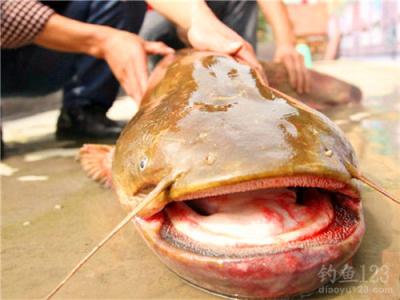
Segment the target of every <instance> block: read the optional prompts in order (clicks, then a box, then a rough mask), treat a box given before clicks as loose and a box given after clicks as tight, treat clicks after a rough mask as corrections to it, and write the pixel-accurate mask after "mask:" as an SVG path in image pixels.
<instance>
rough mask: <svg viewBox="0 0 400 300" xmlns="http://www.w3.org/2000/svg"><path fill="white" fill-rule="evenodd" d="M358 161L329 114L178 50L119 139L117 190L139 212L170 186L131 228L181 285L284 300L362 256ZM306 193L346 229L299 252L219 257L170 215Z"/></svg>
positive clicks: (267, 250) (228, 65) (242, 250)
mask: <svg viewBox="0 0 400 300" xmlns="http://www.w3.org/2000/svg"><path fill="white" fill-rule="evenodd" d="M348 164H351V165H354V166H357V162H356V158H355V155H354V152H353V149H352V147H351V145H350V144H349V142H348V141H347V140H346V138H345V137H344V135H343V133H342V132H341V131H340V130H339V129H338V127H337V126H336V125H335V124H334V123H333V122H331V121H330V120H329V119H328V118H327V117H325V116H324V115H323V114H321V113H319V112H317V111H316V110H313V109H311V108H310V107H308V106H306V105H304V104H303V103H301V102H298V101H296V100H294V99H291V98H286V96H283V95H281V94H280V92H278V91H274V92H273V91H272V90H271V89H270V88H268V87H266V86H264V85H262V84H261V82H260V81H259V80H258V78H257V76H256V74H255V72H254V71H253V70H251V69H250V68H249V67H248V66H247V65H243V64H240V63H238V62H236V61H235V60H234V59H233V58H231V57H228V56H224V55H219V54H215V53H207V52H180V53H178V54H177V55H176V57H169V58H166V59H165V60H164V61H163V62H161V64H160V65H159V67H158V68H157V69H156V70H155V71H154V73H153V75H152V79H151V82H150V88H149V90H148V91H147V94H146V96H145V99H144V105H143V106H142V108H141V109H140V111H139V112H138V114H137V115H136V116H135V117H134V118H133V119H132V120H131V121H130V123H129V124H128V125H127V127H126V128H125V129H124V131H123V133H122V134H121V136H120V138H119V140H118V142H117V145H116V148H115V155H114V160H113V184H114V187H115V190H116V192H117V194H118V196H119V200H120V201H121V202H122V203H123V204H124V205H125V206H127V207H128V208H130V209H132V208H134V207H135V206H136V205H137V204H138V203H140V201H143V199H144V195H146V194H148V193H149V192H150V191H151V190H153V188H154V187H155V186H156V185H157V184H159V183H160V182H166V181H165V179H166V178H167V179H168V182H170V183H171V184H170V186H169V187H168V188H166V189H165V190H164V191H163V192H162V193H161V194H160V195H159V196H158V197H157V198H156V199H155V200H154V201H152V202H151V203H150V205H148V206H146V207H145V209H143V210H142V211H141V212H140V217H135V218H134V220H133V221H134V223H135V225H136V227H137V229H138V230H139V232H140V234H141V235H142V237H143V238H144V239H145V241H146V242H147V244H148V245H149V247H150V248H151V249H152V250H153V251H154V252H155V253H156V254H157V255H158V256H159V257H160V259H161V260H162V261H163V262H164V263H165V264H166V265H167V266H168V267H169V268H170V269H172V270H173V271H174V272H176V273H177V274H178V275H179V276H181V277H182V278H184V279H185V280H187V281H189V282H191V283H192V284H194V285H197V286H200V287H202V288H204V289H207V290H210V291H213V292H216V293H219V294H222V295H228V296H231V297H245V298H249V297H251V298H254V297H256V298H257V297H260V298H276V297H284V296H285V297H286V296H293V295H298V294H301V293H305V292H310V291H313V290H315V289H316V288H318V287H319V286H321V285H322V284H323V283H324V282H323V281H321V280H320V279H319V277H318V273H319V271H320V270H321V267H322V266H324V265H325V266H332V267H333V268H334V269H335V270H336V271H340V270H341V269H342V268H343V266H344V265H345V264H346V263H347V262H349V260H351V258H352V256H353V255H354V253H355V252H356V251H357V249H358V247H359V245H360V242H361V238H362V236H363V233H364V222H363V216H362V209H361V203H360V202H359V191H358V189H357V186H356V185H354V184H353V179H352V176H351V174H350V172H349V171H348V169H347V167H346V166H347V165H348ZM169 180H171V181H169ZM298 186H306V187H309V188H311V189H312V190H318V189H315V188H319V190H321V191H322V193H325V195H329V197H331V198H330V199H331V200H332V203H333V202H337V203H336V204H335V205H336V207H337V208H335V218H336V219H335V220H337V222H336V221H335V222H332V223H331V224H330V225H329V226H328V229H326V231H324V230H325V229H324V230H323V231H322V232H319V233H317V234H316V235H315V236H310V237H306V238H305V239H304V240H302V239H300V240H298V241H295V242H293V243H286V244H285V243H283V242H282V243H281V242H279V243H277V244H273V245H262V246H257V247H252V246H246V245H241V246H238V247H231V248H230V249H229V251H227V250H226V249H225V248H224V247H222V248H221V249H216V250H215V251H217V250H218V251H219V252H218V251H217V252H213V251H214V249H212V247H209V245H205V246H204V245H198V244H194V243H193V241H191V240H188V239H187V238H186V237H185V236H183V237H179V236H176V235H175V236H174V227H173V226H172V225H170V223H168V222H169V221H168V217H167V216H166V214H165V212H164V210H163V208H164V207H165V206H166V205H167V204H168V203H169V202H172V201H182V200H188V199H193V198H202V197H206V196H208V195H217V194H223V193H234V192H238V191H248V190H251V189H262V188H276V187H298ZM327 190H328V191H329V192H328V191H327ZM336 200H337V201H336ZM142 203H143V202H142ZM227 205H229V204H227ZM300 205H301V204H300ZM332 205H333V204H332ZM157 212H159V213H157Z"/></svg>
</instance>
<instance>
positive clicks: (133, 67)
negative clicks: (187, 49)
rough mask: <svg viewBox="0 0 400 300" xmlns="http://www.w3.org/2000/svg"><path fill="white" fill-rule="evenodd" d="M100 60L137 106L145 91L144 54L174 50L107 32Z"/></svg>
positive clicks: (145, 71) (121, 33)
mask: <svg viewBox="0 0 400 300" xmlns="http://www.w3.org/2000/svg"><path fill="white" fill-rule="evenodd" d="M107 30H108V32H107V34H106V35H105V37H106V38H105V39H104V41H103V43H101V47H100V49H101V50H100V56H101V57H102V58H104V60H105V61H106V62H107V63H108V65H109V66H110V68H111V70H112V72H113V73H114V75H115V77H116V78H117V80H118V81H119V82H120V84H121V86H122V87H123V89H124V90H125V92H126V93H127V94H128V95H129V96H131V97H132V98H133V99H134V100H135V102H136V103H137V105H138V106H139V105H140V102H141V101H142V97H143V95H144V93H145V91H146V88H147V80H148V70H147V54H159V55H167V54H171V53H174V50H173V49H172V48H170V47H168V46H166V45H165V44H164V43H162V42H149V41H145V40H143V39H142V38H141V37H139V36H138V35H136V34H132V33H129V32H126V31H121V30H116V29H111V28H107Z"/></svg>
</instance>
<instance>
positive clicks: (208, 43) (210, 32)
mask: <svg viewBox="0 0 400 300" xmlns="http://www.w3.org/2000/svg"><path fill="white" fill-rule="evenodd" d="M187 40H188V42H189V43H190V45H191V46H192V47H193V48H195V49H198V50H204V51H216V52H221V53H225V54H229V55H232V56H234V57H236V58H238V59H239V60H240V61H242V62H245V63H247V64H248V65H250V67H252V68H254V69H255V71H256V73H257V74H258V76H259V78H260V79H261V81H262V82H263V83H264V84H265V85H267V84H268V80H267V77H266V75H265V73H264V71H263V68H262V67H261V64H260V63H259V61H258V60H257V57H256V54H255V52H254V49H253V47H252V46H251V45H250V44H249V43H248V42H247V41H245V40H244V39H243V38H242V37H241V36H240V35H238V34H237V33H236V32H235V31H233V30H232V29H230V28H229V27H228V26H226V25H225V24H224V23H222V22H221V21H220V20H218V19H217V18H216V17H215V16H214V15H213V14H212V12H211V13H207V14H204V13H203V14H201V13H200V12H199V13H193V18H192V22H191V26H190V27H189V30H188V32H187Z"/></svg>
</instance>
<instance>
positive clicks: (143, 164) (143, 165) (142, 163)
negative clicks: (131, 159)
mask: <svg viewBox="0 0 400 300" xmlns="http://www.w3.org/2000/svg"><path fill="white" fill-rule="evenodd" d="M147 161H148V159H147V157H143V158H142V159H141V160H140V162H139V169H140V171H143V170H144V168H146V166H147Z"/></svg>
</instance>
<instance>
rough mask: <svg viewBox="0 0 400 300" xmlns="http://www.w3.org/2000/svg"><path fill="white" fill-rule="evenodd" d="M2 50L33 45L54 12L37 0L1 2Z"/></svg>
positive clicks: (0, 44) (3, 0)
mask: <svg viewBox="0 0 400 300" xmlns="http://www.w3.org/2000/svg"><path fill="white" fill-rule="evenodd" d="M0 13H1V16H0V20H1V35H0V36H1V42H0V46H1V48H18V47H21V46H25V45H28V44H31V43H32V41H33V40H34V39H35V37H36V36H37V35H38V34H39V33H40V32H41V31H42V29H43V27H44V25H45V24H46V23H47V21H48V20H49V18H50V17H51V15H52V14H54V11H53V10H52V9H51V8H50V7H48V6H46V5H44V4H42V3H40V2H38V1H36V0H1V4H0Z"/></svg>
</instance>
